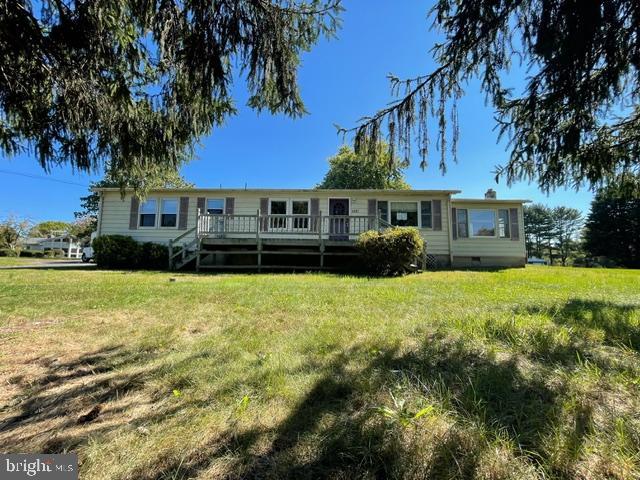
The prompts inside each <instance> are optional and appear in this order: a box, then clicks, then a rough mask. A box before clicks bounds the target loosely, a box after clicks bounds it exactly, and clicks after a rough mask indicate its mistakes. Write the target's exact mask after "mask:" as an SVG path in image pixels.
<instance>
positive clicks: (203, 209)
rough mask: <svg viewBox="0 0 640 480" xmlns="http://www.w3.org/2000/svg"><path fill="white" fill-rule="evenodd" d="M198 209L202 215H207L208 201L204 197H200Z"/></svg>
mask: <svg viewBox="0 0 640 480" xmlns="http://www.w3.org/2000/svg"><path fill="white" fill-rule="evenodd" d="M197 208H198V210H200V215H206V213H207V199H206V198H204V197H198V202H197Z"/></svg>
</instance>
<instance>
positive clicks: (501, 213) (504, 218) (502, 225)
mask: <svg viewBox="0 0 640 480" xmlns="http://www.w3.org/2000/svg"><path fill="white" fill-rule="evenodd" d="M498 235H499V236H500V238H510V237H511V232H510V230H509V210H507V209H506V208H504V209H503V208H501V209H500V210H498Z"/></svg>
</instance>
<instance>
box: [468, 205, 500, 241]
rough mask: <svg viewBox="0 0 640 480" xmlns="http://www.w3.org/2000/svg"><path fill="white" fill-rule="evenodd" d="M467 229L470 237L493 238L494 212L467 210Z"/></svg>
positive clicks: (494, 231)
mask: <svg viewBox="0 0 640 480" xmlns="http://www.w3.org/2000/svg"><path fill="white" fill-rule="evenodd" d="M469 227H470V228H471V236H472V237H495V236H496V213H495V210H469Z"/></svg>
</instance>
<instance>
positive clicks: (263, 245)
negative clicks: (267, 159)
mask: <svg viewBox="0 0 640 480" xmlns="http://www.w3.org/2000/svg"><path fill="white" fill-rule="evenodd" d="M389 226H390V225H389V224H388V223H387V222H385V221H384V220H381V219H379V218H378V217H376V216H364V215H357V216H354V215H344V216H323V215H322V214H318V215H262V214H261V213H260V212H256V214H255V215H226V214H225V215H210V214H201V213H200V212H198V221H197V223H196V227H195V228H193V229H191V230H189V231H187V232H185V233H183V234H182V235H180V236H179V237H177V238H176V239H174V240H172V241H171V242H170V244H169V268H171V269H176V270H177V269H180V268H183V267H185V266H186V265H188V264H191V263H194V264H195V268H196V270H197V271H199V270H201V269H253V270H258V271H260V270H262V269H283V268H284V269H334V268H340V267H342V266H346V265H347V264H348V263H349V262H350V261H352V260H353V259H354V257H357V256H358V252H357V250H356V249H355V241H356V240H357V238H358V236H359V235H360V234H361V233H363V232H365V231H367V230H380V229H384V228H388V227H389Z"/></svg>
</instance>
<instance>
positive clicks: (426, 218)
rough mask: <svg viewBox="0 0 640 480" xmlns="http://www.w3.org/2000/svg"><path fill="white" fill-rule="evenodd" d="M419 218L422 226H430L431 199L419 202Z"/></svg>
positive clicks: (431, 225) (431, 224)
mask: <svg viewBox="0 0 640 480" xmlns="http://www.w3.org/2000/svg"><path fill="white" fill-rule="evenodd" d="M420 217H421V218H420V220H421V221H422V228H432V227H433V223H432V220H431V219H432V216H431V200H428V201H426V202H420Z"/></svg>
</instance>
